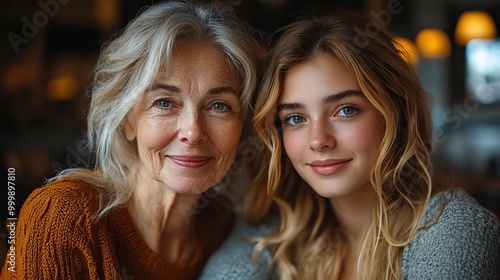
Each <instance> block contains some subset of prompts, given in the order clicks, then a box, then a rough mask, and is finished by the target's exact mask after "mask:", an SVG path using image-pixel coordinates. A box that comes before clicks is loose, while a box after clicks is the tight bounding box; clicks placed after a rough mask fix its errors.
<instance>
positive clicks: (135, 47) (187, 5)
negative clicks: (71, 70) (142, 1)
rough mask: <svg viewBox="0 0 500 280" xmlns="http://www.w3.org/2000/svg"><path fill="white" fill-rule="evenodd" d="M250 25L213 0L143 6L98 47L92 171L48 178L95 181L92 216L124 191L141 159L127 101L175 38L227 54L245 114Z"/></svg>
mask: <svg viewBox="0 0 500 280" xmlns="http://www.w3.org/2000/svg"><path fill="white" fill-rule="evenodd" d="M250 31H251V30H250V28H249V27H248V26H247V25H246V24H244V23H243V22H242V21H240V20H239V19H237V18H236V16H235V14H234V10H233V9H232V7H230V6H229V5H226V4H223V3H222V2H217V1H213V2H211V3H209V4H200V3H195V2H194V1H191V2H188V1H168V2H161V3H157V4H154V5H152V6H150V7H147V8H146V9H144V10H142V11H141V13H140V14H139V15H138V16H137V17H136V18H135V19H133V20H132V21H131V22H130V23H129V24H128V25H127V26H126V27H125V28H124V30H123V32H121V33H119V34H117V35H118V36H116V38H113V39H112V40H111V41H110V42H108V43H107V44H106V45H105V46H104V48H103V50H102V52H101V55H100V57H99V60H98V62H97V65H96V67H95V74H94V80H93V87H92V92H91V102H90V108H89V114H88V118H87V126H88V143H89V148H90V150H91V151H92V152H94V153H95V157H96V164H95V165H96V166H95V167H96V168H95V170H93V169H92V170H91V169H83V168H70V169H66V170H63V171H62V172H60V173H59V174H58V175H57V176H55V177H54V178H52V179H51V180H52V181H54V180H57V179H61V178H66V177H77V178H80V179H83V180H85V181H87V182H89V183H91V184H94V185H96V186H97V187H100V189H101V200H100V201H101V211H100V212H99V215H98V217H100V216H102V215H104V214H105V213H106V212H107V211H108V210H110V209H112V208H113V207H115V206H118V205H122V204H124V203H125V202H126V201H127V200H128V199H129V198H130V195H131V193H132V190H133V188H132V187H133V186H131V184H129V182H128V179H127V178H128V174H130V173H131V172H134V170H135V169H136V166H137V163H138V162H139V160H138V155H137V152H136V148H135V146H134V144H133V143H131V142H129V141H128V140H127V139H126V138H125V136H124V133H123V131H122V126H123V123H124V120H125V118H126V116H127V114H128V113H129V111H130V110H131V108H132V106H133V105H134V104H135V103H136V102H138V100H139V99H140V98H141V96H142V95H143V93H144V92H145V91H146V90H147V88H148V87H149V86H150V85H151V84H153V82H154V81H155V80H156V79H157V77H158V75H160V74H161V73H162V71H164V70H165V69H166V65H168V64H169V59H170V57H171V55H172V49H173V46H174V44H175V43H176V42H177V41H179V40H193V41H194V42H203V43H208V44H213V45H215V46H216V47H218V48H219V49H220V50H221V51H222V52H223V53H224V54H225V56H226V58H227V62H228V64H229V66H230V67H232V68H233V70H234V72H235V73H236V77H235V78H236V79H238V81H239V83H240V87H241V88H240V104H241V109H242V113H243V118H244V119H246V118H247V117H248V118H249V116H250V115H249V114H250V111H251V109H252V108H251V106H252V98H253V95H254V92H255V89H256V85H257V79H258V78H257V74H258V67H259V66H258V57H257V51H256V46H257V43H256V41H255V40H254V39H253V38H252V36H251V32H250Z"/></svg>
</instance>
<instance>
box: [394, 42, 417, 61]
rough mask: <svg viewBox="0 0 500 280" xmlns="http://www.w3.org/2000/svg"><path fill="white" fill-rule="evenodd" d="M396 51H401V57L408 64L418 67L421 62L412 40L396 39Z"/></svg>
mask: <svg viewBox="0 0 500 280" xmlns="http://www.w3.org/2000/svg"><path fill="white" fill-rule="evenodd" d="M394 41H395V42H396V44H395V46H396V49H398V50H399V52H400V55H401V57H402V58H403V59H404V60H405V61H406V62H408V63H410V64H412V65H416V64H417V63H418V60H419V54H418V49H417V46H416V45H415V44H414V43H413V42H412V41H411V40H410V39H407V38H404V37H395V38H394Z"/></svg>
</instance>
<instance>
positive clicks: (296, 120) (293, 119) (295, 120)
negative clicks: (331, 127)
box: [283, 115, 306, 125]
mask: <svg viewBox="0 0 500 280" xmlns="http://www.w3.org/2000/svg"><path fill="white" fill-rule="evenodd" d="M305 121H306V119H305V118H303V117H301V116H299V115H292V116H289V117H286V118H285V119H284V120H283V123H284V124H288V125H298V124H300V123H303V122H305Z"/></svg>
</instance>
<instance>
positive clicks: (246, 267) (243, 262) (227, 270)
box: [199, 217, 272, 280]
mask: <svg viewBox="0 0 500 280" xmlns="http://www.w3.org/2000/svg"><path fill="white" fill-rule="evenodd" d="M271 233H272V231H271V228H270V225H269V223H264V224H262V225H260V226H257V227H251V226H249V225H248V224H246V223H245V221H244V220H243V218H241V217H240V218H238V220H237V222H236V223H235V226H234V228H233V230H232V232H231V234H230V236H229V237H228V238H227V239H226V240H225V242H224V243H223V244H222V245H221V246H220V247H219V249H218V250H217V251H216V252H215V253H214V254H213V255H212V256H211V257H210V258H209V260H208V262H207V263H206V264H205V267H204V268H203V271H202V273H201V275H200V278H199V279H200V280H265V279H271V274H270V273H269V268H268V264H269V261H270V259H271V257H270V253H269V251H267V250H264V251H263V252H262V253H261V254H260V255H259V256H258V259H257V261H256V262H254V261H253V260H252V253H253V248H254V244H253V243H251V242H250V241H249V240H248V238H251V237H262V236H266V235H269V234H271Z"/></svg>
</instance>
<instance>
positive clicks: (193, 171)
mask: <svg viewBox="0 0 500 280" xmlns="http://www.w3.org/2000/svg"><path fill="white" fill-rule="evenodd" d="M226 60H227V59H226V57H225V56H224V54H223V53H222V51H221V50H219V49H218V48H217V47H216V46H213V45H209V44H201V43H198V44H197V43H193V42H189V41H181V42H178V43H176V44H175V45H174V49H173V56H172V58H171V60H170V65H169V67H168V69H167V70H166V72H165V73H163V75H161V76H160V77H159V78H158V80H157V81H156V82H155V83H154V84H153V85H152V86H151V88H150V89H149V90H148V91H146V92H145V94H144V95H143V97H142V99H141V100H140V101H139V103H138V104H135V105H134V107H133V109H132V111H131V112H130V113H129V115H128V120H127V122H126V123H125V125H124V133H125V136H126V137H127V139H128V140H129V141H136V143H137V149H138V154H139V169H138V174H139V175H138V176H139V177H138V179H139V180H141V181H140V182H137V183H148V182H150V181H151V180H153V181H156V182H160V183H162V184H164V185H165V186H166V187H168V188H169V189H171V190H173V191H174V192H176V193H183V194H199V193H202V192H203V191H205V190H207V189H208V188H209V187H210V186H213V185H215V184H216V183H217V182H219V181H220V180H221V179H222V178H223V176H224V175H225V174H226V172H227V170H228V169H229V167H230V165H231V164H232V163H233V161H234V158H235V155H236V150H237V145H238V142H239V138H240V135H241V131H242V127H243V120H242V114H241V110H240V101H239V100H240V99H239V95H240V87H239V82H238V79H237V77H236V74H235V72H234V71H233V70H232V69H231V67H230V66H229V65H228V63H227V62H226Z"/></svg>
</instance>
